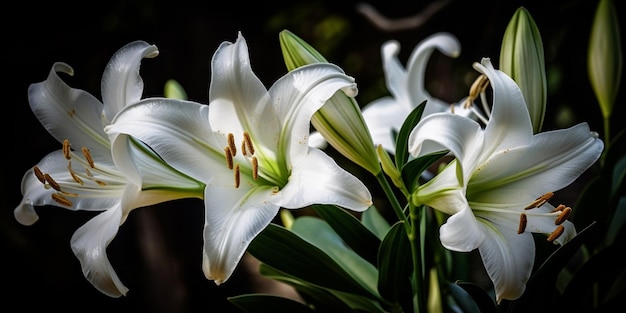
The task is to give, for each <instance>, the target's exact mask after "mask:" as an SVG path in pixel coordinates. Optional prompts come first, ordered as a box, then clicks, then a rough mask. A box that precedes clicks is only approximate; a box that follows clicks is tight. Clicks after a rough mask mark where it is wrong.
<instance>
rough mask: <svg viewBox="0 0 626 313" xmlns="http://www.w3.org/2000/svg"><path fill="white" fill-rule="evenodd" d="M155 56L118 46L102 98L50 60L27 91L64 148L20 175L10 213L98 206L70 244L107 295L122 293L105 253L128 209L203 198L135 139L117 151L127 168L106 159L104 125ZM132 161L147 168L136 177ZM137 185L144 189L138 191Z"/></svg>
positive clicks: (133, 97) (131, 97) (147, 48)
mask: <svg viewBox="0 0 626 313" xmlns="http://www.w3.org/2000/svg"><path fill="white" fill-rule="evenodd" d="M157 54H158V50H157V48H156V46H154V45H149V44H148V43H146V42H143V41H136V42H132V43H130V44H128V45H126V46H124V47H123V48H122V49H120V50H118V51H117V52H116V53H115V54H114V56H113V57H112V58H111V60H110V62H109V63H108V65H107V67H106V69H105V71H104V75H103V78H102V85H101V87H102V98H103V102H100V101H99V100H98V99H96V98H95V97H94V96H93V95H91V94H89V93H87V92H85V91H83V90H79V89H73V88H71V87H69V86H68V85H67V84H66V83H65V82H63V80H62V79H61V78H60V77H59V76H58V74H57V72H64V73H67V74H69V75H73V69H72V68H71V67H70V66H69V65H67V64H65V63H55V64H54V66H53V67H52V69H51V71H50V74H49V75H48V78H47V79H46V80H45V81H43V82H40V83H35V84H32V85H30V87H29V89H28V100H29V103H30V106H31V109H32V111H33V113H34V114H35V115H36V116H37V118H38V119H39V121H40V122H41V123H42V125H43V126H44V127H45V128H46V129H47V130H48V131H49V132H50V134H51V135H52V136H53V137H54V138H55V139H57V140H58V141H59V142H61V143H63V149H62V150H58V151H54V152H52V153H50V154H48V155H47V156H45V157H44V158H43V159H42V160H41V161H40V162H39V164H37V165H36V166H34V167H33V168H32V169H30V170H28V171H27V172H26V174H25V175H24V177H23V179H22V195H23V200H22V202H21V203H20V205H19V206H17V208H16V209H15V211H14V214H15V218H16V219H17V220H18V221H19V222H20V223H21V224H24V225H32V224H33V223H35V222H36V221H37V220H38V218H39V217H38V216H37V214H36V212H35V207H40V206H46V205H53V206H57V207H61V208H65V209H68V210H72V211H78V210H85V211H104V212H102V213H100V214H98V215H96V216H95V217H93V218H92V219H91V220H89V221H88V222H87V223H85V224H84V225H83V226H81V227H80V228H79V229H78V230H77V231H76V232H75V233H74V235H73V236H72V238H71V247H72V251H73V252H74V254H75V255H76V257H77V258H78V259H79V260H80V264H81V266H82V270H83V273H84V275H85V277H86V278H87V280H89V282H91V283H92V284H93V285H94V286H95V287H96V288H97V289H98V290H100V291H101V292H102V293H104V294H106V295H109V296H111V297H119V296H121V295H125V294H126V292H127V291H128V288H127V287H126V286H124V284H123V283H122V282H121V280H120V279H119V277H118V276H117V274H116V273H115V271H114V269H113V267H112V266H111V264H110V262H109V260H108V257H107V254H106V248H107V246H108V244H109V243H110V242H111V241H112V240H113V238H114V237H115V235H116V234H117V231H118V229H119V227H120V225H121V224H122V223H123V222H124V220H125V219H126V217H127V215H128V213H129V212H130V211H131V210H132V209H135V208H138V207H141V206H146V205H150V204H154V203H158V202H161V201H165V200H170V199H175V198H182V197H188V196H190V195H196V196H199V197H202V193H201V191H202V189H203V187H204V186H203V185H202V184H200V183H198V182H196V181H193V180H191V179H188V178H185V177H183V176H181V175H180V173H176V172H175V171H174V170H173V169H171V168H169V167H167V165H166V164H164V163H163V161H162V160H161V159H159V158H158V157H156V155H154V153H152V152H150V151H149V150H147V149H145V147H144V146H142V145H141V144H139V143H138V142H136V141H135V142H129V145H128V146H122V145H119V146H118V148H117V150H119V149H121V150H124V151H126V152H131V151H132V153H133V154H135V155H136V157H135V163H131V162H130V161H128V160H127V161H125V164H123V167H124V168H126V170H125V171H120V170H119V169H118V167H117V166H116V165H115V163H114V162H113V157H112V153H113V154H114V153H116V152H115V150H116V149H113V150H114V151H112V149H111V144H110V142H109V139H108V136H107V134H106V133H105V132H104V126H105V125H107V124H108V123H109V121H110V120H111V118H112V117H113V116H114V115H115V114H116V113H117V111H119V110H120V109H121V108H122V107H124V106H126V105H127V104H129V103H132V102H136V101H138V100H139V99H140V98H141V94H142V91H143V82H142V79H141V77H140V76H139V66H140V63H141V60H142V59H143V58H147V57H148V58H151V57H155V56H156V55H157ZM135 165H137V166H141V167H142V168H143V169H144V170H145V171H146V172H147V173H150V175H149V176H145V177H144V181H143V182H142V181H141V177H140V174H139V172H138V170H137V168H136V167H135ZM131 181H133V182H134V183H131ZM163 182H166V183H167V186H166V185H164V183H163ZM142 184H143V187H144V188H148V189H149V190H146V191H142ZM198 190H199V191H200V193H198Z"/></svg>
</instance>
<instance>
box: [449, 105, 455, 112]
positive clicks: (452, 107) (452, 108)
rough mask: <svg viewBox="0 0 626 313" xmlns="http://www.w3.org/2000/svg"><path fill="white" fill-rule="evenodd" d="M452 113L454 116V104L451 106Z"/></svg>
mask: <svg viewBox="0 0 626 313" xmlns="http://www.w3.org/2000/svg"><path fill="white" fill-rule="evenodd" d="M450 113H452V114H454V104H451V105H450Z"/></svg>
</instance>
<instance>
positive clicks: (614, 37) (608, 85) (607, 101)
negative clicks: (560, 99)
mask: <svg viewBox="0 0 626 313" xmlns="http://www.w3.org/2000/svg"><path fill="white" fill-rule="evenodd" d="M587 57H588V59H587V71H588V73H589V79H590V80H591V86H592V88H593V91H594V92H595V94H596V98H597V99H598V102H599V103H600V109H601V110H602V115H603V117H604V118H605V119H608V118H609V117H610V116H611V113H612V112H613V104H614V102H615V98H616V97H617V93H618V91H619V85H620V79H621V76H622V45H621V43H620V33H619V25H618V21H617V11H616V10H615V6H614V5H613V2H612V1H611V0H600V3H599V4H598V8H597V10H596V14H595V17H594V20H593V25H592V28H591V38H590V40H589V54H588V56H587Z"/></svg>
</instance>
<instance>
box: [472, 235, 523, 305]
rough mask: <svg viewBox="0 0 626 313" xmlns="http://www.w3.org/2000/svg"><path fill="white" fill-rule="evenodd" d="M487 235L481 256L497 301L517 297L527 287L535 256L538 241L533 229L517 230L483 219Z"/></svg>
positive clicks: (481, 248)
mask: <svg viewBox="0 0 626 313" xmlns="http://www.w3.org/2000/svg"><path fill="white" fill-rule="evenodd" d="M481 224H482V226H483V229H484V231H485V232H487V235H486V236H485V240H484V241H483V243H482V244H481V245H480V248H479V251H480V256H481V258H482V260H483V264H484V266H485V269H486V270H487V274H488V275H489V277H490V278H491V281H492V282H493V284H494V288H495V290H496V301H497V302H498V303H500V301H501V300H503V299H507V300H515V299H517V298H519V297H520V296H521V295H522V294H523V293H524V290H525V289H526V282H527V281H528V279H529V277H530V274H531V271H532V268H533V263H534V260H535V242H534V239H533V237H532V235H531V234H530V233H522V234H517V233H516V232H515V231H511V230H509V229H502V228H501V227H499V226H498V225H496V224H492V223H481Z"/></svg>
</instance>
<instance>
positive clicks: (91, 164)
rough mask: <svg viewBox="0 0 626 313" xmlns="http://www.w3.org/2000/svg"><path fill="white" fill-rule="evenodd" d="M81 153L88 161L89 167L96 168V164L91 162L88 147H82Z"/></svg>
mask: <svg viewBox="0 0 626 313" xmlns="http://www.w3.org/2000/svg"><path fill="white" fill-rule="evenodd" d="M82 150H83V155H84V156H85V160H87V163H89V167H91V168H96V165H95V164H94V163H93V158H92V157H91V152H89V149H87V148H85V147H83V148H82Z"/></svg>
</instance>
